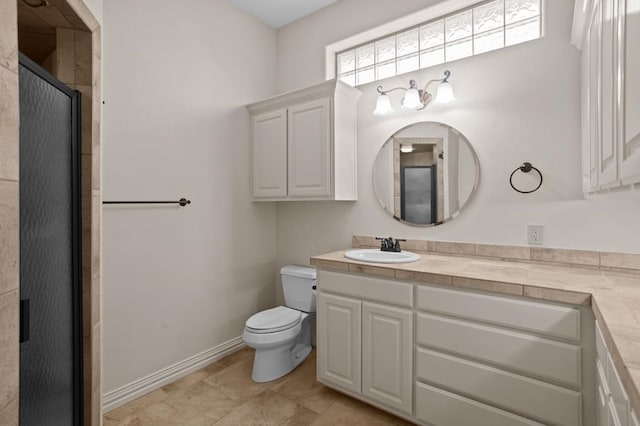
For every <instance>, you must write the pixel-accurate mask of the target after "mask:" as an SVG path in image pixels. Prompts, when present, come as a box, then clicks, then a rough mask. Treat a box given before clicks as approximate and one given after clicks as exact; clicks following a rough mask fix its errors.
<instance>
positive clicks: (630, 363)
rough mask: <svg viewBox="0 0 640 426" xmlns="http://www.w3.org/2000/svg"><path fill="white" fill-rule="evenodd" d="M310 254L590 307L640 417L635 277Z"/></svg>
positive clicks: (470, 261) (324, 261)
mask: <svg viewBox="0 0 640 426" xmlns="http://www.w3.org/2000/svg"><path fill="white" fill-rule="evenodd" d="M348 250H350V249H346V250H340V251H336V252H333V253H327V254H323V255H318V256H313V257H312V258H311V264H312V265H314V266H316V267H318V268H321V269H331V270H335V271H342V272H357V273H363V274H368V275H375V276H381V277H389V278H397V279H403V280H410V281H415V282H424V283H429V284H439V285H447V286H452V287H458V288H468V289H475V290H483V291H489V292H492V293H501V294H509V295H516V296H525V297H530V298H534V299H542V300H550V301H554V302H562V303H570V304H576V305H585V306H589V305H591V306H592V307H593V311H594V314H595V317H596V319H597V320H598V322H599V324H600V325H601V328H602V332H603V334H604V337H605V340H606V343H607V346H608V347H609V351H610V352H611V356H612V357H613V361H614V364H615V366H616V368H617V370H618V373H619V375H620V378H621V379H622V382H623V384H624V386H625V389H626V391H627V393H628V394H629V399H630V401H631V405H632V407H633V409H634V410H635V412H636V413H640V392H639V391H638V390H639V389H640V274H636V273H622V272H611V271H604V270H597V269H581V268H577V267H563V266H556V265H546V264H543V263H520V262H512V261H501V260H495V259H480V258H472V257H460V256H447V255H436V254H431V253H420V256H421V259H420V260H418V261H417V262H413V263H401V264H372V263H363V262H357V261H353V260H350V259H347V258H345V257H344V253H345V252H346V251H348Z"/></svg>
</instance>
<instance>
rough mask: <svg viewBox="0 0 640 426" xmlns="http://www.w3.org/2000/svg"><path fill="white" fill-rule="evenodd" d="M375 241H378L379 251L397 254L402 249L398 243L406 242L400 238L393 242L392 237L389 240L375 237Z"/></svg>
mask: <svg viewBox="0 0 640 426" xmlns="http://www.w3.org/2000/svg"><path fill="white" fill-rule="evenodd" d="M376 240H379V241H380V250H381V251H393V252H398V253H399V252H401V251H402V249H401V248H400V242H401V241H407V240H403V239H400V238H396V239H395V241H394V239H393V237H389V238H382V237H376Z"/></svg>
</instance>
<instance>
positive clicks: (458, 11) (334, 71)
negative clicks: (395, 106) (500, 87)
mask: <svg viewBox="0 0 640 426" xmlns="http://www.w3.org/2000/svg"><path fill="white" fill-rule="evenodd" d="M494 1H495V0H481V1H476V2H473V3H469V4H467V5H466V6H464V7H460V8H456V9H454V10H450V11H448V12H446V13H441V14H438V15H435V16H433V15H432V16H431V17H430V18H428V19H427V20H422V21H420V22H418V23H415V24H411V25H409V26H405V27H402V28H400V29H398V30H394V31H392V32H388V33H386V34H385V35H382V36H379V37H375V38H371V39H368V40H367V41H361V42H359V43H355V44H351V46H350V47H348V48H345V47H342V49H340V50H333V51H332V49H331V46H327V53H331V54H332V59H333V60H332V63H333V64H332V65H333V66H332V68H333V69H332V74H333V78H336V79H337V80H341V77H342V76H343V75H345V74H350V73H353V78H354V84H353V86H354V87H357V86H360V85H364V84H370V83H374V82H377V81H381V80H384V79H386V78H392V77H395V76H399V75H403V74H407V73H410V72H416V71H420V70H424V69H428V68H431V67H434V66H437V65H443V64H447V63H449V62H453V61H456V60H458V59H464V58H468V57H471V56H476V55H481V54H483V53H487V52H492V51H494V50H500V49H504V48H506V47H511V46H515V45H518V44H522V43H527V42H529V41H534V40H539V39H541V38H542V37H544V32H543V29H544V25H543V16H544V7H545V5H544V3H545V0H536V1H537V2H538V10H539V13H538V15H536V16H531V17H528V18H524V19H521V20H518V21H515V22H511V23H509V24H507V23H506V19H503V22H502V25H501V26H499V27H496V28H493V29H489V30H485V31H482V32H479V33H476V32H475V29H474V12H473V11H474V9H476V8H478V7H481V6H483V5H486V4H490V3H492V2H494ZM506 1H507V0H502V2H503V17H504V16H505V13H506V11H505V2H506ZM467 11H471V35H470V36H466V37H463V38H462V39H461V40H464V39H468V40H470V41H471V54H469V55H465V56H462V57H459V58H454V59H451V60H447V57H446V48H447V45H451V44H454V43H455V42H456V41H457V40H454V41H453V42H449V43H447V40H446V26H445V22H446V19H447V18H449V17H451V16H455V15H459V14H462V13H465V12H467ZM534 18H537V20H538V36H537V37H535V38H532V39H528V40H524V41H519V42H516V43H513V44H507V28H508V27H511V26H513V25H514V24H517V23H521V22H525V21H528V20H533V19H534ZM439 21H442V23H443V27H444V30H443V37H444V39H443V42H442V44H441V45H438V46H441V47H442V49H443V56H444V58H443V61H442V62H439V63H435V64H430V65H427V66H424V67H423V66H421V64H420V56H421V54H422V53H423V52H425V51H428V50H429V48H426V49H421V46H420V44H418V50H417V51H416V52H412V53H408V54H405V55H401V56H398V54H397V51H398V42H397V40H398V39H397V37H398V35H400V34H404V33H407V32H410V31H414V30H418V43H419V42H420V33H419V31H420V28H422V27H424V26H427V25H430V24H433V23H436V22H439ZM414 22H415V21H414ZM498 29H501V32H502V37H503V42H502V46H500V47H497V48H493V49H489V50H485V51H481V52H478V53H476V52H475V39H476V36H477V35H479V34H488V33H490V32H492V31H496V30H498ZM373 31H375V30H373ZM371 32H372V31H368V32H367V33H371ZM391 37H393V38H394V41H395V44H396V45H395V54H394V57H393V59H388V60H386V61H384V62H390V61H393V62H394V66H395V73H394V74H393V75H389V76H385V77H381V78H378V76H377V75H376V67H377V65H378V64H380V63H383V62H377V57H376V56H377V55H376V43H378V42H380V41H382V40H385V39H388V38H391ZM340 44H342V43H335V45H340ZM343 46H344V45H343ZM365 46H372V47H373V49H374V52H373V56H374V58H373V63H372V64H371V65H367V66H365V67H361V68H358V66H357V51H358V49H360V48H362V47H365ZM351 51H353V52H354V61H355V62H356V63H355V65H354V69H353V71H349V72H346V73H342V74H340V73H339V66H340V63H339V60H338V58H339V56H340V55H342V54H344V53H347V52H351ZM412 55H416V56H417V57H418V67H417V68H416V69H413V70H410V71H405V72H398V59H402V58H407V57H410V56H412ZM367 68H371V69H372V70H373V72H374V77H373V79H372V80H369V81H367V82H364V83H358V81H357V73H358V71H359V70H363V69H367ZM327 71H328V72H327V74H328V76H329V75H330V73H329V71H330V68H327ZM347 84H349V83H347Z"/></svg>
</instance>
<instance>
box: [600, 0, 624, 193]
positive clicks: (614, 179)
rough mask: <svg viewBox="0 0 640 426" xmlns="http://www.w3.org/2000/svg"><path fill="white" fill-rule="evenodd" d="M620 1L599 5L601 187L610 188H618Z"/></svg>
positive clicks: (601, 2) (609, 1) (615, 0)
mask: <svg viewBox="0 0 640 426" xmlns="http://www.w3.org/2000/svg"><path fill="white" fill-rule="evenodd" d="M617 2H618V0H602V1H600V2H599V4H598V12H597V13H598V14H599V18H600V19H601V20H602V25H601V43H602V45H601V46H600V48H601V74H600V102H601V103H600V106H601V114H602V115H601V117H600V119H601V123H602V126H601V134H600V138H601V139H600V142H601V143H600V149H599V152H598V158H599V159H600V161H599V170H598V174H599V186H600V188H607V187H611V186H618V185H619V182H618V159H617V151H618V149H617V143H616V120H615V118H616V115H617V102H616V91H615V87H616V81H617V78H616V71H617V68H618V66H617V61H616V49H617V45H618V41H617V31H616V30H617V24H618V19H617V18H618V17H617V14H618V7H617V4H616V3H617Z"/></svg>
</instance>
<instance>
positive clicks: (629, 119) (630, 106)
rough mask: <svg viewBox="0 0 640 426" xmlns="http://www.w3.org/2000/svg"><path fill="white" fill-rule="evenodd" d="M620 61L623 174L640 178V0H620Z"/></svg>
mask: <svg viewBox="0 0 640 426" xmlns="http://www.w3.org/2000/svg"><path fill="white" fill-rule="evenodd" d="M619 4H620V25H621V29H622V31H621V33H622V37H621V40H620V52H619V54H620V63H621V68H622V69H621V71H622V75H623V76H624V77H623V81H622V88H621V89H622V99H621V107H622V111H621V117H620V121H619V122H620V126H619V134H620V136H621V137H620V139H619V140H620V154H619V155H620V160H621V161H620V178H621V179H622V184H624V185H626V184H629V183H634V182H640V96H638V94H639V93H640V49H638V40H640V0H620V3H619Z"/></svg>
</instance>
